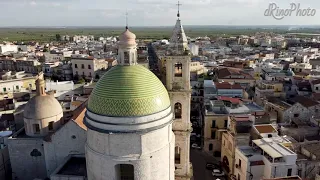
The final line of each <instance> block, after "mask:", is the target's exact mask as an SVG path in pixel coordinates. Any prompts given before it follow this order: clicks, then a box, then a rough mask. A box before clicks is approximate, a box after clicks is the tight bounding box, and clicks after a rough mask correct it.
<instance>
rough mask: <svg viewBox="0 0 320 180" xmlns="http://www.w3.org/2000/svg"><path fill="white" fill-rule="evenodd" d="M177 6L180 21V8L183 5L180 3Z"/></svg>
mask: <svg viewBox="0 0 320 180" xmlns="http://www.w3.org/2000/svg"><path fill="white" fill-rule="evenodd" d="M176 5H177V6H178V14H177V17H178V19H179V17H180V6H181V5H182V4H180V1H178V4H176Z"/></svg>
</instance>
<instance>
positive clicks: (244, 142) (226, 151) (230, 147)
mask: <svg viewBox="0 0 320 180" xmlns="http://www.w3.org/2000/svg"><path fill="white" fill-rule="evenodd" d="M229 118H230V119H229V122H228V123H229V124H228V131H227V132H224V133H223V134H222V145H221V162H222V167H223V168H224V169H225V171H226V172H227V173H228V174H229V175H232V174H234V168H233V167H234V166H235V164H236V162H235V150H236V147H237V146H248V145H249V143H250V131H251V127H252V124H253V123H254V122H253V121H254V116H251V115H235V116H230V117H229Z"/></svg>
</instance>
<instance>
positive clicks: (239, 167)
mask: <svg viewBox="0 0 320 180" xmlns="http://www.w3.org/2000/svg"><path fill="white" fill-rule="evenodd" d="M238 166H239V168H241V159H239V164H238Z"/></svg>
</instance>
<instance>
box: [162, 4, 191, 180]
mask: <svg viewBox="0 0 320 180" xmlns="http://www.w3.org/2000/svg"><path fill="white" fill-rule="evenodd" d="M179 6H180V4H179V3H178V7H179ZM177 16H178V19H177V22H176V25H175V27H174V30H173V34H172V37H171V39H170V53H169V54H168V56H167V60H166V88H167V90H168V92H169V96H170V99H171V106H172V110H173V116H174V121H173V128H172V129H173V132H174V134H175V137H176V144H175V168H176V170H175V179H176V180H189V179H190V178H191V177H192V164H191V163H190V133H191V131H192V128H191V123H190V103H191V87H190V63H191V54H190V53H189V48H188V40H187V37H186V35H185V33H184V29H183V27H182V25H181V20H180V12H179V10H178V14H177Z"/></svg>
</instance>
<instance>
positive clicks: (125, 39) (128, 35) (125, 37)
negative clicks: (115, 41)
mask: <svg viewBox="0 0 320 180" xmlns="http://www.w3.org/2000/svg"><path fill="white" fill-rule="evenodd" d="M119 40H120V45H123V44H132V45H135V44H136V35H135V34H133V33H132V32H131V31H129V29H126V31H125V32H123V33H122V34H121V35H120V36H119Z"/></svg>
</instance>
